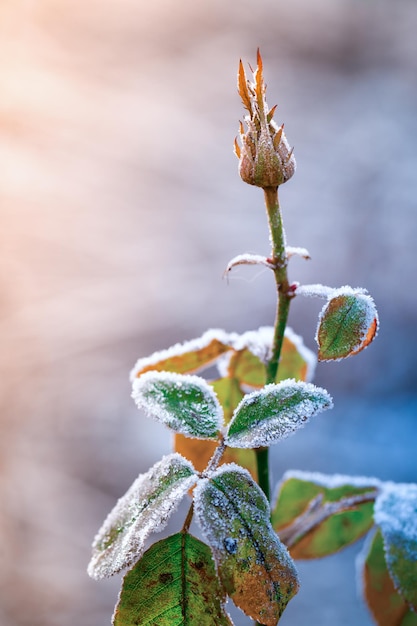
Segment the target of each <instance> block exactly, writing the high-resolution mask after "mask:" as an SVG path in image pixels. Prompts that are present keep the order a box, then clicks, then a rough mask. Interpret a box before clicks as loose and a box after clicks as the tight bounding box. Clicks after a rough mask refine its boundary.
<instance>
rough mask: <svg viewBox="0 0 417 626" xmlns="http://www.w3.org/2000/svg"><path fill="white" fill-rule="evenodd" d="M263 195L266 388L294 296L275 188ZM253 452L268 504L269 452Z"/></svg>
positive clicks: (275, 367) (271, 380) (276, 362)
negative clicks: (271, 309) (268, 295)
mask: <svg viewBox="0 0 417 626" xmlns="http://www.w3.org/2000/svg"><path fill="white" fill-rule="evenodd" d="M264 196H265V206H266V211H267V214H268V224H269V234H270V240H271V259H268V261H270V262H271V265H272V266H273V268H274V269H273V271H274V276H275V283H276V287H277V294H278V300H277V312H276V317H275V326H274V338H273V343H272V352H271V358H270V359H269V362H268V364H267V366H266V384H267V385H268V384H270V383H274V382H275V380H276V377H277V372H278V365H279V359H280V356H281V349H282V344H283V341H284V333H285V327H286V325H287V319H288V313H289V309H290V302H291V300H292V298H293V297H294V294H293V293H292V292H291V291H290V288H289V284H288V276H287V265H288V259H287V252H286V249H285V248H286V245H285V244H286V242H285V231H284V226H283V223H282V215H281V209H280V206H279V201H278V187H266V188H264ZM255 453H256V463H257V470H258V482H259V486H260V487H261V489H262V491H263V492H264V494H265V496H266V497H267V499H268V502H269V500H270V485H269V450H268V448H257V449H256V450H255Z"/></svg>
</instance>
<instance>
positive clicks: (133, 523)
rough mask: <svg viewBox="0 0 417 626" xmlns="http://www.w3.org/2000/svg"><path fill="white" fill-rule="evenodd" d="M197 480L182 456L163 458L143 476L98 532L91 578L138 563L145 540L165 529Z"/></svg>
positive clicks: (91, 564) (105, 575)
mask: <svg viewBox="0 0 417 626" xmlns="http://www.w3.org/2000/svg"><path fill="white" fill-rule="evenodd" d="M196 479H197V477H196V474H195V471H194V468H193V466H192V465H191V463H189V462H188V461H187V460H186V459H184V458H183V457H181V456H180V455H179V454H170V455H168V456H166V457H164V458H163V459H162V460H161V461H159V462H158V463H156V464H155V465H154V466H153V467H151V469H150V470H149V471H148V472H146V474H141V475H140V476H139V477H138V478H137V479H136V480H135V482H134V483H133V485H132V486H131V487H130V489H129V490H128V491H127V492H126V494H125V495H124V496H123V497H122V498H121V499H120V500H119V501H118V502H117V504H116V506H115V507H114V509H113V510H112V511H111V513H110V514H109V516H108V517H107V519H106V520H105V522H104V524H103V526H102V527H101V529H100V530H99V532H98V533H97V535H96V537H95V539H94V542H93V556H92V559H91V561H90V564H89V566H88V573H89V575H90V576H91V577H92V578H95V579H100V578H105V577H107V576H112V575H113V574H116V573H117V572H120V571H121V570H122V569H124V568H125V567H128V566H129V565H131V564H132V563H133V562H134V561H135V560H137V559H138V558H139V557H140V556H141V555H142V553H143V549H144V544H145V540H146V538H147V537H148V536H149V535H150V534H151V533H153V532H157V531H160V530H162V529H163V528H164V527H165V526H166V523H167V521H168V519H169V517H170V516H171V514H172V513H173V512H174V511H175V509H176V508H177V506H178V504H179V502H180V501H181V499H182V498H183V496H184V495H185V494H186V493H187V491H188V490H189V489H190V488H191V487H192V486H193V485H194V483H195V482H196Z"/></svg>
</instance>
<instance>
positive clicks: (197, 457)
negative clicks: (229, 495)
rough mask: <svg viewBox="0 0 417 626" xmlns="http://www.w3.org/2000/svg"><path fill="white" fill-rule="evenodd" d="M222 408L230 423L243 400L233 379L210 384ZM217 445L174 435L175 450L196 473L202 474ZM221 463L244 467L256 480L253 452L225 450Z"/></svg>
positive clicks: (222, 379) (223, 379) (224, 379)
mask: <svg viewBox="0 0 417 626" xmlns="http://www.w3.org/2000/svg"><path fill="white" fill-rule="evenodd" d="M211 386H212V387H213V389H214V391H215V392H216V394H217V397H218V398H219V401H220V403H221V405H222V407H223V410H224V414H225V421H226V423H227V422H228V421H230V418H231V416H232V414H233V411H234V409H235V408H236V406H237V405H238V404H239V402H240V400H241V399H242V398H243V393H242V391H241V389H240V386H239V384H238V382H237V381H236V380H235V379H234V378H220V379H219V380H215V381H213V382H212V383H211ZM216 447H217V443H216V442H214V441H209V440H207V439H205V440H202V439H191V438H190V437H184V435H178V434H177V435H175V450H176V452H179V453H180V454H182V455H183V456H185V457H186V458H187V459H189V460H190V461H191V462H192V464H193V465H194V467H195V468H196V470H197V471H199V472H202V471H203V470H205V468H206V467H207V464H208V462H209V460H210V459H211V457H212V455H213V452H214V450H215V449H216ZM221 462H222V463H233V462H234V463H237V464H238V465H241V466H242V467H245V468H246V469H247V470H249V472H250V473H251V475H252V476H253V477H254V478H255V480H256V478H257V466H256V455H255V452H254V451H253V450H244V449H240V450H239V449H237V448H226V451H225V452H224V454H223V456H222V461H221Z"/></svg>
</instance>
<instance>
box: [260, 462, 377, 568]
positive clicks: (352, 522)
mask: <svg viewBox="0 0 417 626" xmlns="http://www.w3.org/2000/svg"><path fill="white" fill-rule="evenodd" d="M380 487H381V483H380V482H379V481H378V480H377V479H375V478H365V477H353V476H341V475H331V476H326V475H325V474H318V473H310V472H299V471H298V472H296V471H290V472H286V473H285V474H284V476H283V478H282V481H281V483H280V484H279V485H278V492H277V495H276V497H275V503H274V506H273V508H272V525H273V527H274V529H275V531H276V532H277V533H278V535H279V536H280V538H281V540H282V541H283V542H284V543H285V544H286V545H288V547H289V548H290V552H291V556H292V557H293V558H295V559H313V558H320V557H324V556H328V555H330V554H333V553H335V552H337V551H339V550H341V549H342V548H344V547H346V546H348V545H350V544H351V543H353V542H354V541H357V540H358V539H360V538H361V537H362V536H363V535H364V534H365V533H366V532H368V531H369V530H370V529H371V528H372V526H373V524H374V521H373V508H374V500H375V498H376V495H377V493H378V490H379V489H380Z"/></svg>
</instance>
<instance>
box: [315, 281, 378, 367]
mask: <svg viewBox="0 0 417 626" xmlns="http://www.w3.org/2000/svg"><path fill="white" fill-rule="evenodd" d="M377 330H378V313H377V310H376V307H375V304H374V301H373V300H372V298H371V297H370V296H368V295H367V294H366V293H365V292H364V291H363V290H362V289H352V288H351V287H341V288H340V289H337V290H335V291H333V294H332V295H331V297H330V298H329V301H328V302H327V303H326V304H325V306H324V307H323V309H322V311H321V313H320V316H319V325H318V328H317V333H316V341H317V343H318V345H319V361H331V360H339V359H344V358H346V357H348V356H352V355H353V354H357V353H358V352H360V351H361V350H363V349H364V348H366V347H367V346H368V345H369V344H370V343H371V341H372V340H373V339H374V337H375V335H376V332H377Z"/></svg>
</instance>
